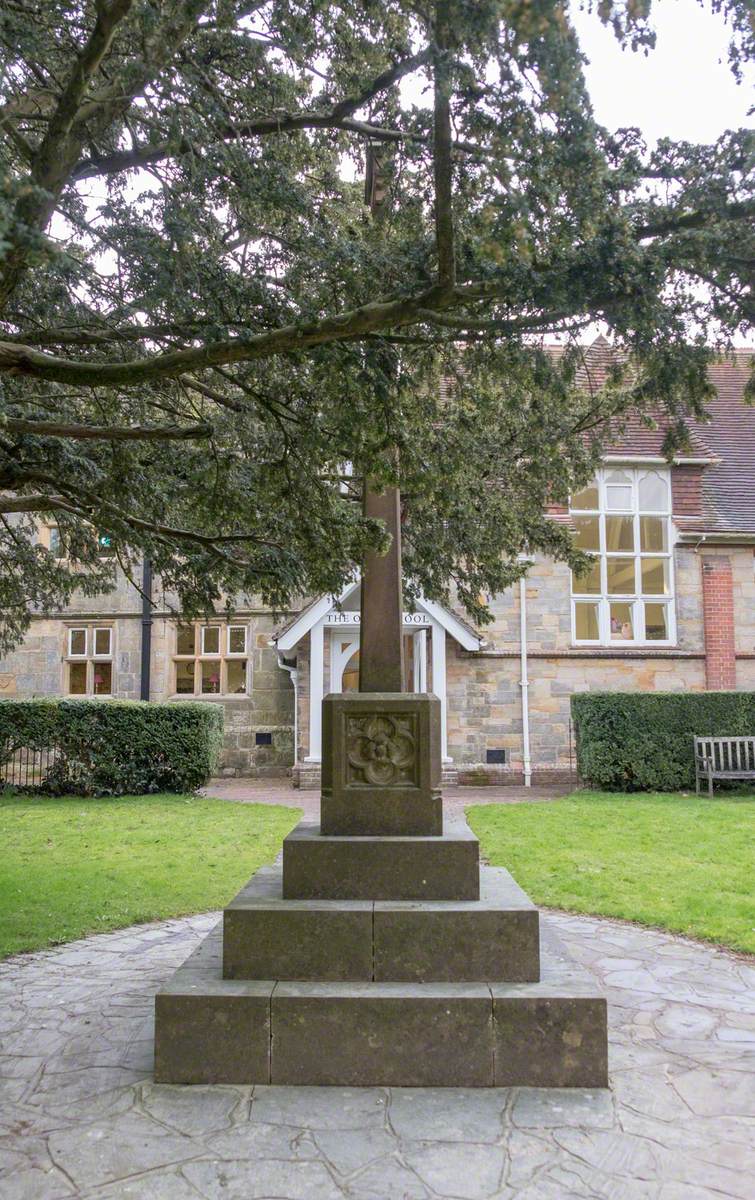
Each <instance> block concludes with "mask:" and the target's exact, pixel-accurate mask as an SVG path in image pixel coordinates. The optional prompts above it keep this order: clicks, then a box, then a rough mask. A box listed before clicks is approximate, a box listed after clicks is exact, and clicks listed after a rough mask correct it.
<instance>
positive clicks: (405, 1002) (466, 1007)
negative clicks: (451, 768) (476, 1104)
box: [155, 924, 607, 1088]
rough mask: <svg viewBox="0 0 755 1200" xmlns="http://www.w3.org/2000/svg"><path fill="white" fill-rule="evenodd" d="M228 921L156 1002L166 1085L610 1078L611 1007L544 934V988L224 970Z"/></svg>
mask: <svg viewBox="0 0 755 1200" xmlns="http://www.w3.org/2000/svg"><path fill="white" fill-rule="evenodd" d="M221 938H222V932H221V927H220V924H218V926H217V927H216V928H215V929H214V930H213V931H212V933H210V934H209V935H208V937H207V938H206V939H205V940H204V942H203V943H202V944H201V945H200V946H199V947H198V949H197V950H196V951H195V952H194V954H192V955H191V957H190V958H189V959H187V961H186V962H185V963H184V965H183V966H182V967H180V968H179V970H178V971H177V972H176V973H175V975H174V976H173V978H172V979H171V980H170V982H169V983H168V984H167V985H166V987H165V988H164V989H163V990H162V991H161V992H160V993H158V995H157V996H156V998H155V1079H156V1080H157V1082H159V1083H246V1084H250V1083H273V1084H318V1085H325V1086H349V1085H351V1086H381V1085H382V1086H393V1087H493V1086H498V1087H510V1086H517V1085H518V1086H524V1087H592V1088H595V1087H605V1086H607V1029H606V1002H605V1000H604V998H603V997H602V996H600V994H599V992H598V990H597V987H596V984H595V982H594V980H593V979H592V977H591V976H589V975H587V974H586V973H585V971H584V969H583V968H581V967H579V966H577V965H576V964H575V963H573V962H572V961H570V960H568V959H567V957H566V955H565V952H564V951H563V949H562V948H561V947H560V946H559V945H558V944H556V943H554V942H553V939H552V938H546V939H545V944H544V946H543V955H542V972H541V979H540V981H539V982H538V983H520V984H493V985H490V986H488V985H487V984H482V983H480V984H470V983H422V984H413V983H344V982H333V983H277V982H275V981H243V980H233V979H223V977H222V973H221V944H222V943H221Z"/></svg>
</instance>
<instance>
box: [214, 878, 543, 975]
mask: <svg viewBox="0 0 755 1200" xmlns="http://www.w3.org/2000/svg"><path fill="white" fill-rule="evenodd" d="M539 972H540V958H539V919H538V913H537V909H536V908H535V907H534V906H533V904H532V903H531V902H530V900H529V899H528V898H527V896H526V895H525V894H524V892H523V891H522V890H521V888H519V887H517V885H516V883H515V882H514V880H513V879H512V878H511V876H510V875H509V873H508V872H507V871H503V870H499V869H494V868H492V867H486V866H483V867H482V868H481V869H480V899H479V900H468V901H467V900H451V901H437V900H418V901H411V900H407V901H401V900H387V901H375V902H372V901H369V900H306V901H304V900H284V899H283V898H282V888H281V872H280V869H279V868H275V867H266V868H263V869H262V870H261V871H258V872H257V874H256V875H255V876H254V877H253V878H252V879H251V880H250V882H249V883H248V884H247V886H246V887H245V888H244V889H243V890H242V891H241V892H239V894H238V896H237V897H236V898H235V900H233V901H231V903H230V904H229V905H228V907H227V908H226V910H225V914H224V922H223V973H224V975H225V977H226V978H227V979H278V980H302V979H309V980H313V981H314V980H317V981H320V982H322V981H328V980H351V981H354V982H356V981H364V982H366V981H372V980H375V981H380V982H390V981H395V982H415V983H425V982H430V981H434V982H449V981H455V982H474V981H476V980H481V979H484V980H508V981H509V982H528V981H536V980H537V979H539Z"/></svg>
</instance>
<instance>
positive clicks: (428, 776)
mask: <svg viewBox="0 0 755 1200" xmlns="http://www.w3.org/2000/svg"><path fill="white" fill-rule="evenodd" d="M322 716H323V760H322V797H321V805H320V810H321V820H322V831H323V833H325V834H335V835H341V836H347V835H354V836H365V835H370V834H374V835H383V836H385V835H392V834H404V835H416V836H422V835H438V834H440V833H441V832H442V829H443V807H442V800H441V792H440V783H441V757H440V701H439V700H438V698H437V697H436V696H430V695H424V694H422V695H419V694H417V695H415V694H403V693H393V692H374V693H356V694H345V695H329V696H326V697H325V699H324V701H323V706H322Z"/></svg>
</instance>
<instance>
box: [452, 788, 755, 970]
mask: <svg viewBox="0 0 755 1200" xmlns="http://www.w3.org/2000/svg"><path fill="white" fill-rule="evenodd" d="M467 817H468V819H469V823H470V825H471V826H472V829H473V830H474V831H475V833H476V834H477V835H478V837H479V839H480V842H481V844H482V851H483V854H484V855H485V857H486V858H487V859H488V861H489V862H491V863H493V864H494V865H495V866H498V867H507V868H508V869H509V870H510V871H511V873H512V875H514V877H515V878H516V880H517V881H518V882H519V883H520V884H521V886H522V887H523V888H524V889H525V891H527V892H528V893H529V894H530V896H531V897H532V899H533V900H534V901H535V902H536V903H537V904H543V905H547V906H550V907H552V908H562V909H566V910H567V911H569V912H580V913H596V914H599V915H601V916H609V917H623V918H626V919H628V920H631V921H639V922H641V923H642V924H643V925H654V926H659V927H661V928H663V929H671V930H673V931H674V932H676V933H684V934H687V935H688V936H689V937H696V938H703V939H705V940H707V941H712V942H718V943H720V944H721V945H724V946H730V947H732V948H733V949H735V950H746V951H749V952H750V953H755V797H753V796H741V795H738V796H736V797H731V798H728V799H724V800H720V799H715V800H703V799H700V800H698V799H696V798H695V797H694V796H679V795H642V796H639V795H633V796H624V795H618V794H615V793H614V794H609V793H601V792H576V793H575V794H574V795H572V796H569V797H568V798H566V799H564V800H557V801H554V802H553V803H546V804H511V805H509V804H507V805H495V804H485V805H480V806H476V807H474V808H468V809H467Z"/></svg>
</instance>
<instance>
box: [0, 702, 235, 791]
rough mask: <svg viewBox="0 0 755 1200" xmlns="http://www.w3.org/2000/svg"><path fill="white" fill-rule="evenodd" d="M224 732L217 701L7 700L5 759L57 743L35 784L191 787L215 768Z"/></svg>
mask: <svg viewBox="0 0 755 1200" xmlns="http://www.w3.org/2000/svg"><path fill="white" fill-rule="evenodd" d="M222 738H223V710H222V708H221V706H220V705H217V704H190V703H186V704H184V703H181V704H144V703H142V702H141V701H135V700H110V701H107V702H106V703H103V702H101V701H98V700H2V701H0V762H5V761H7V760H8V759H9V758H11V757H12V756H13V754H14V753H15V752H16V751H17V750H18V749H21V748H29V749H32V750H45V749H46V748H48V747H50V746H56V747H58V750H59V753H58V755H57V758H56V760H55V762H54V765H53V766H52V767H51V768H50V770H49V771H47V772H46V773H45V778H43V779H42V780H41V781H39V782H38V783H37V784H36V788H35V790H38V791H42V792H46V793H48V794H51V795H63V794H64V793H65V794H71V793H74V794H76V795H80V796H123V795H140V794H143V793H149V792H192V791H194V790H195V789H196V788H198V787H200V786H201V785H202V784H203V783H206V782H207V780H208V779H209V777H210V775H211V774H212V771H213V769H214V767H215V765H216V763H217V758H218V753H219V750H220V746H221V742H222Z"/></svg>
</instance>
